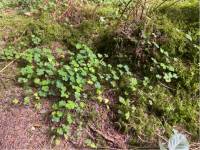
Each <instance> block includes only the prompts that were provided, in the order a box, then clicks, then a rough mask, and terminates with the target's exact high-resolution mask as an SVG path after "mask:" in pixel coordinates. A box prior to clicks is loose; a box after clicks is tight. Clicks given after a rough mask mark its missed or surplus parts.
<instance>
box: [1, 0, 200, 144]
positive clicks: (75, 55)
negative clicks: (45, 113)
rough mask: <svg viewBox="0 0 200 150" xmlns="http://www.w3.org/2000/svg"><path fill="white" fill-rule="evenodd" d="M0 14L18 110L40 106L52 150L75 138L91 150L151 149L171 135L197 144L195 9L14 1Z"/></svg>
mask: <svg viewBox="0 0 200 150" xmlns="http://www.w3.org/2000/svg"><path fill="white" fill-rule="evenodd" d="M0 9H1V11H2V15H1V16H0V17H1V20H0V28H1V30H2V32H1V33H0V40H1V41H4V43H3V44H2V45H1V47H2V48H3V49H2V50H1V55H0V58H1V61H2V62H7V61H11V64H13V63H14V62H16V63H17V64H18V66H17V67H18V68H19V71H17V72H16V75H17V76H16V78H17V80H18V83H19V86H22V87H24V99H23V101H22V102H21V104H24V105H30V106H31V105H33V106H35V107H36V109H40V107H41V105H42V103H43V102H44V101H50V103H51V105H52V107H51V108H50V109H49V111H50V113H49V117H50V120H51V123H50V128H51V133H52V135H53V137H54V139H55V142H56V143H57V144H58V143H59V139H60V138H63V137H64V138H66V139H67V140H69V141H77V140H78V137H79V136H80V135H81V137H83V138H84V141H82V143H81V144H80V145H81V146H89V147H92V148H96V147H105V146H106V147H119V148H127V147H131V146H136V145H144V144H148V145H157V143H158V140H163V139H165V137H169V136H170V135H171V133H172V131H173V128H176V129H178V130H180V131H181V132H183V133H185V134H188V133H189V134H188V137H189V139H190V140H191V141H196V140H197V138H198V135H199V122H198V118H199V113H198V110H199V102H198V100H199V88H198V87H199V81H198V78H199V60H198V59H199V49H200V47H199V45H198V42H199V29H198V23H199V20H198V17H199V16H198V14H199V13H198V2H197V1H196V0H190V1H183V2H175V1H173V0H170V1H162V0H161V1H159V3H158V2H157V1H156V2H151V3H150V2H148V1H143V0H138V1H126V0H122V1H109V2H104V1H100V0H96V1H93V0H85V1H70V0H68V1H65V0H61V1H56V0H49V1H41V0H28V1H27V0H26V1H25V0H17V1H16V2H7V1H2V2H0ZM8 9H12V10H14V13H11V14H9V13H6V10H8ZM191 16H193V17H191ZM10 31H11V32H10ZM8 67H9V66H8ZM3 71H4V70H3ZM1 72H2V71H1ZM16 84H17V83H16ZM15 102H16V101H15ZM15 102H14V103H15ZM16 104H18V102H16ZM88 129H89V131H90V132H91V133H88V132H86V131H88ZM110 133H112V134H113V136H112V135H110ZM91 134H94V135H95V137H96V138H92V137H93V136H91Z"/></svg>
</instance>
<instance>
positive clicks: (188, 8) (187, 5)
mask: <svg viewBox="0 0 200 150" xmlns="http://www.w3.org/2000/svg"><path fill="white" fill-rule="evenodd" d="M160 12H161V13H163V14H166V15H167V17H168V18H169V19H170V20H171V21H172V22H174V23H178V24H180V26H182V28H186V29H189V28H191V27H193V28H198V24H199V3H198V1H197V0H190V1H184V2H182V3H178V4H177V5H173V6H171V7H168V5H166V6H164V7H162V8H161V9H160ZM191 16H192V17H191Z"/></svg>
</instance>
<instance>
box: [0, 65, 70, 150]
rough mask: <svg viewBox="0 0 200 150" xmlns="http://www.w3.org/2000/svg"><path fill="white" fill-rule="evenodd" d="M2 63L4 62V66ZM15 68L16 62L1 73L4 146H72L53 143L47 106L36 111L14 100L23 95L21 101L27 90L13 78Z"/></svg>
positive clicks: (0, 120)
mask: <svg viewBox="0 0 200 150" xmlns="http://www.w3.org/2000/svg"><path fill="white" fill-rule="evenodd" d="M2 66H4V64H2V65H1V67H0V68H2ZM15 68H16V66H15V65H13V66H10V67H9V68H7V69H6V70H5V72H3V74H1V77H0V79H1V83H0V149H1V150H5V149H10V150H11V149H51V148H53V149H63V148H64V149H71V147H69V144H68V143H66V141H63V143H62V144H61V145H59V146H56V147H53V144H52V139H51V136H50V135H49V133H50V132H49V125H48V122H47V121H45V120H47V118H46V113H48V111H47V109H46V108H42V109H41V110H40V111H36V109H35V108H31V107H28V106H27V107H26V106H23V105H22V106H20V105H13V104H12V101H13V99H15V98H16V99H19V101H20V102H19V103H21V101H22V98H23V90H22V89H21V88H19V87H18V86H16V85H15V81H13V79H14V76H15V74H14V73H13V72H16V69H15ZM46 106H47V105H46ZM44 107H45V105H44Z"/></svg>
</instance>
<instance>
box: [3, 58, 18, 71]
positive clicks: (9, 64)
mask: <svg viewBox="0 0 200 150" xmlns="http://www.w3.org/2000/svg"><path fill="white" fill-rule="evenodd" d="M15 60H16V59H14V60H12V61H11V62H10V63H8V64H7V65H6V66H5V67H3V69H1V70H0V74H1V73H2V72H3V71H4V70H5V69H6V68H8V67H9V66H11V65H12V64H13V63H14V62H15Z"/></svg>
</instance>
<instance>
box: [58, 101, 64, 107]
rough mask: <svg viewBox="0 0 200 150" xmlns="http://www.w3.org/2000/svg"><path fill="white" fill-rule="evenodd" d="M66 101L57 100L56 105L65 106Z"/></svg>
mask: <svg viewBox="0 0 200 150" xmlns="http://www.w3.org/2000/svg"><path fill="white" fill-rule="evenodd" d="M65 105H66V102H65V101H59V103H58V106H59V107H65Z"/></svg>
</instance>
